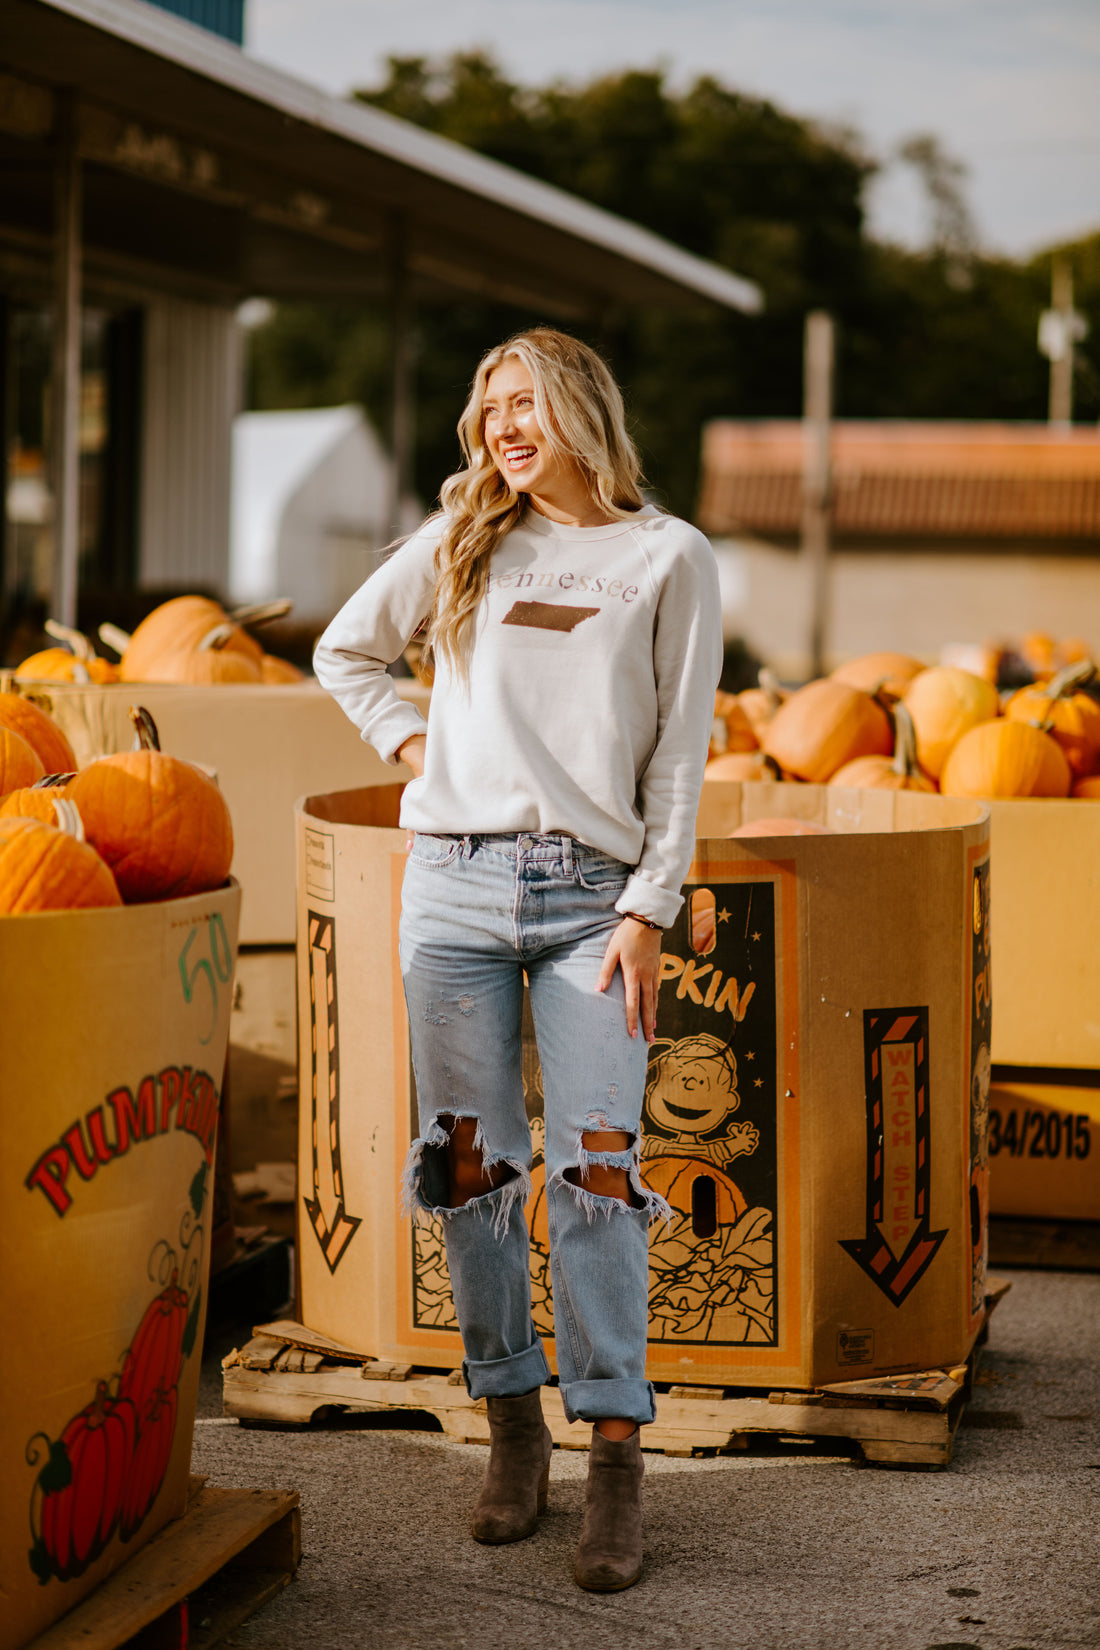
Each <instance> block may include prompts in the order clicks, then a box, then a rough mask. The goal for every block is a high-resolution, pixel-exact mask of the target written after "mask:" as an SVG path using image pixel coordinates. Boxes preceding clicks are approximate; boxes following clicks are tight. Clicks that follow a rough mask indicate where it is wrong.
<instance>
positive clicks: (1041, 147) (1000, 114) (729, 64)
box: [245, 0, 1100, 257]
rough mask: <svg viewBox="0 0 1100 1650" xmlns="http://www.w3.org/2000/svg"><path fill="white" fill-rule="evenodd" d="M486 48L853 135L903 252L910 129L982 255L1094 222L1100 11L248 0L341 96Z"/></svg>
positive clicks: (1099, 148)
mask: <svg viewBox="0 0 1100 1650" xmlns="http://www.w3.org/2000/svg"><path fill="white" fill-rule="evenodd" d="M475 47H476V48H481V49H483V50H486V51H488V52H489V53H490V54H491V55H492V56H493V57H494V58H495V59H496V61H497V62H498V64H499V65H500V66H501V68H502V69H503V70H504V72H505V73H506V74H508V75H509V76H510V77H512V78H513V79H515V80H516V81H518V82H520V83H521V84H529V85H545V84H546V83H547V82H549V81H551V80H558V79H560V80H568V81H574V82H584V81H587V80H590V79H594V78H595V77H596V76H598V75H601V74H606V73H612V72H615V71H618V70H622V69H653V68H661V69H663V70H664V72H665V74H666V76H667V79H668V83H669V84H670V86H672V87H673V88H679V87H681V86H686V85H688V84H690V82H691V81H692V80H693V79H694V78H695V77H696V76H697V75H700V74H710V75H713V76H714V77H715V78H716V79H718V80H720V81H722V82H723V83H724V84H726V85H728V86H729V87H731V88H733V89H735V90H737V91H742V92H746V93H751V94H753V95H755V96H760V97H767V98H770V99H772V100H773V101H774V102H775V103H777V104H778V105H779V107H780V108H782V109H784V110H785V111H786V112H788V113H790V114H793V115H799V116H802V117H808V118H812V119H815V120H819V121H822V122H824V123H826V124H828V125H842V126H846V127H851V128H854V129H855V130H856V131H857V132H858V133H859V134H860V135H861V137H862V139H863V141H864V143H865V145H866V146H867V147H868V148H869V149H870V151H871V153H872V154H873V155H875V156H876V157H877V158H878V159H879V160H880V162H881V163H882V170H881V173H880V175H879V177H878V178H877V179H876V181H875V182H874V184H873V185H872V187H871V190H870V193H869V195H868V200H867V204H868V208H869V217H870V224H871V228H872V231H873V232H874V233H876V234H878V235H880V236H882V237H884V238H887V239H892V240H897V241H901V242H903V243H905V244H907V245H912V246H919V245H922V244H923V243H924V242H925V241H926V239H927V235H928V229H929V220H928V214H927V210H926V203H925V201H924V198H923V194H922V191H921V189H920V187H919V185H918V184H917V182H916V179H915V178H914V176H913V174H912V171H911V169H910V168H908V167H907V166H905V165H904V164H903V163H901V162H900V161H898V160H897V158H896V150H897V147H898V145H899V143H901V142H902V141H903V140H904V139H905V138H907V137H909V136H911V135H913V134H914V133H933V134H934V135H935V136H936V137H937V138H938V139H939V141H940V143H941V145H942V147H943V148H944V149H945V150H946V152H947V153H948V154H949V155H950V156H952V157H953V158H954V159H956V160H959V161H961V162H962V163H963V164H964V165H965V167H966V179H965V190H966V197H967V201H968V204H969V206H970V210H971V215H972V217H973V219H974V221H975V225H976V228H977V233H978V239H979V243H980V245H981V246H982V248H983V249H984V250H986V251H990V252H1000V253H1006V254H1008V255H1010V256H1012V257H1021V256H1026V255H1027V254H1029V253H1031V252H1033V251H1037V250H1038V249H1039V248H1041V247H1044V246H1049V245H1050V244H1052V243H1053V242H1057V241H1064V240H1070V239H1072V238H1074V237H1076V236H1079V235H1082V234H1085V233H1088V232H1089V231H1092V230H1096V229H1100V0H246V7H245V48H246V50H247V51H249V52H250V53H252V54H253V55H254V56H256V57H258V58H261V59H263V60H264V61H265V62H267V63H270V64H273V65H275V66H276V67H278V68H282V69H285V70H287V71H288V72H290V73H293V74H296V75H298V76H300V77H301V78H303V79H305V80H310V81H312V82H313V83H314V84H316V85H320V86H323V87H324V88H325V89H326V90H328V91H330V92H333V93H336V94H338V95H343V94H346V93H347V92H349V91H350V90H351V89H353V88H354V87H355V86H369V85H374V84H378V83H379V82H380V81H382V80H383V79H384V78H385V63H386V58H387V57H388V56H390V55H394V56H406V57H407V56H425V57H430V58H432V57H442V56H446V55H447V54H448V53H450V52H453V51H462V50H470V49H472V48H475Z"/></svg>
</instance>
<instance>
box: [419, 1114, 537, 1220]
mask: <svg viewBox="0 0 1100 1650" xmlns="http://www.w3.org/2000/svg"><path fill="white" fill-rule="evenodd" d="M530 1193H531V1175H530V1171H529V1169H528V1168H527V1166H526V1165H525V1164H523V1163H520V1162H517V1161H515V1160H514V1159H512V1158H508V1157H505V1156H504V1155H503V1153H500V1152H493V1151H492V1149H491V1148H490V1146H489V1144H488V1141H487V1140H486V1138H485V1131H484V1129H483V1127H482V1124H481V1120H480V1118H479V1117H478V1116H477V1114H476V1113H474V1112H437V1113H436V1114H435V1116H434V1117H432V1118H431V1120H430V1121H429V1123H428V1124H427V1126H426V1128H425V1129H424V1132H423V1135H422V1136H421V1137H420V1138H419V1139H417V1140H414V1141H413V1143H412V1145H411V1146H410V1147H409V1154H408V1157H407V1158H406V1160H405V1169H404V1174H403V1176H402V1187H401V1206H402V1211H403V1212H404V1213H405V1214H408V1215H410V1216H411V1217H412V1219H413V1220H414V1221H416V1220H419V1221H424V1220H427V1219H429V1218H430V1217H431V1216H432V1215H438V1216H439V1217H440V1218H441V1219H443V1220H451V1219H453V1218H454V1217H455V1216H456V1215H461V1214H463V1213H465V1212H466V1211H467V1210H469V1211H471V1212H472V1213H474V1214H476V1215H477V1216H478V1217H479V1218H480V1219H484V1218H486V1216H489V1217H491V1219H492V1224H493V1231H494V1232H495V1233H496V1234H497V1235H498V1236H503V1234H504V1231H505V1229H506V1227H507V1225H508V1219H509V1216H510V1214H511V1211H512V1207H513V1205H514V1204H515V1203H516V1202H517V1201H519V1202H526V1200H527V1198H528V1197H529V1196H530Z"/></svg>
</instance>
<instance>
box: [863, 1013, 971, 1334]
mask: <svg viewBox="0 0 1100 1650" xmlns="http://www.w3.org/2000/svg"><path fill="white" fill-rule="evenodd" d="M863 1069H864V1080H865V1090H864V1092H865V1094H866V1103H867V1224H866V1229H865V1232H864V1235H863V1236H862V1237H861V1238H849V1239H847V1240H845V1241H843V1242H842V1243H841V1248H842V1249H846V1250H847V1251H848V1253H849V1254H850V1255H851V1256H852V1259H853V1260H855V1261H856V1262H857V1264H858V1265H859V1266H861V1267H862V1268H863V1270H864V1271H865V1272H866V1274H867V1276H868V1277H869V1278H870V1279H871V1281H872V1283H874V1284H875V1285H876V1286H877V1287H878V1288H879V1289H881V1290H882V1293H883V1294H884V1295H885V1296H886V1298H887V1300H889V1301H892V1302H893V1304H894V1305H895V1306H900V1305H901V1303H902V1301H903V1300H904V1299H905V1297H906V1295H908V1293H909V1291H910V1290H911V1289H912V1288H913V1287H914V1285H915V1284H916V1283H917V1282H918V1281H919V1280H920V1278H921V1277H922V1276H923V1275H924V1273H925V1272H926V1271H927V1269H928V1267H929V1265H930V1264H931V1261H932V1258H933V1256H934V1255H935V1253H936V1250H937V1249H938V1248H939V1246H940V1244H941V1243H942V1242H943V1240H944V1238H945V1237H946V1236H947V1233H946V1231H943V1232H933V1231H932V1230H931V1198H930V1192H931V1185H932V1131H931V1127H930V1112H929V1091H928V1010H927V1008H870V1009H865V1010H864V1014H863Z"/></svg>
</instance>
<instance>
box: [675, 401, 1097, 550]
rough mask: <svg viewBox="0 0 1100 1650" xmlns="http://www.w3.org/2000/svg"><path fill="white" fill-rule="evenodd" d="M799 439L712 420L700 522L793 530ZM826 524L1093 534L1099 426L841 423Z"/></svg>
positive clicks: (793, 426) (720, 527)
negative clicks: (830, 512)
mask: <svg viewBox="0 0 1100 1650" xmlns="http://www.w3.org/2000/svg"><path fill="white" fill-rule="evenodd" d="M803 439H804V437H803V427H802V425H801V423H800V422H798V421H795V420H785V421H775V422H766V423H759V424H750V423H735V422H733V421H728V420H723V421H716V422H715V423H712V424H711V425H709V426H708V427H707V429H706V432H705V434H704V443H703V481H702V490H701V496H700V502H699V509H698V518H699V521H700V524H701V525H702V527H703V528H704V529H705V530H706V531H707V532H712V533H731V532H737V531H742V532H745V531H747V532H756V533H762V534H769V533H771V534H775V535H777V536H784V537H788V536H790V535H792V534H797V532H798V531H799V524H800V519H801V512H802V477H801V461H802V443H803ZM833 527H834V531H835V532H836V533H837V534H838V535H839V536H850V537H852V538H859V537H869V536H880V537H888V538H906V537H920V538H937V537H942V538H952V539H968V538H992V539H1035V538H1039V539H1042V538H1053V539H1093V538H1100V431H1094V430H1070V431H1060V430H1056V429H1052V428H1051V427H1050V426H1047V425H1016V426H1014V425H1007V424H972V425H967V424H959V423H943V424H937V423H909V422H906V423H897V424H889V423H881V424H876V423H855V422H851V423H849V422H845V421H838V422H837V423H836V424H835V425H834V428H833Z"/></svg>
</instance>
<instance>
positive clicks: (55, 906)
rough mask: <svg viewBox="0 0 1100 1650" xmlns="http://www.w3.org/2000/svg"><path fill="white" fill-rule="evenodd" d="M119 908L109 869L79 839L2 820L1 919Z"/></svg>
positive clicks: (37, 823)
mask: <svg viewBox="0 0 1100 1650" xmlns="http://www.w3.org/2000/svg"><path fill="white" fill-rule="evenodd" d="M64 806H65V804H64V803H62V807H64ZM121 904H122V896H121V895H120V893H119V891H118V886H117V884H116V882H115V879H114V877H113V876H112V875H111V872H110V870H109V869H108V867H107V866H106V865H105V864H104V863H103V860H102V859H101V858H100V856H99V855H98V854H97V853H96V851H95V849H94V848H92V847H90V846H89V844H88V843H87V842H84V841H82V840H81V838H80V837H79V836H75V835H70V834H69V832H68V831H65V830H60V829H59V828H58V827H57V826H56V825H47V824H45V823H44V821H42V820H40V819H0V914H2V915H4V916H15V915H20V914H25V913H28V912H32V911H80V910H85V909H88V908H89V907H93V906H101V905H121Z"/></svg>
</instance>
